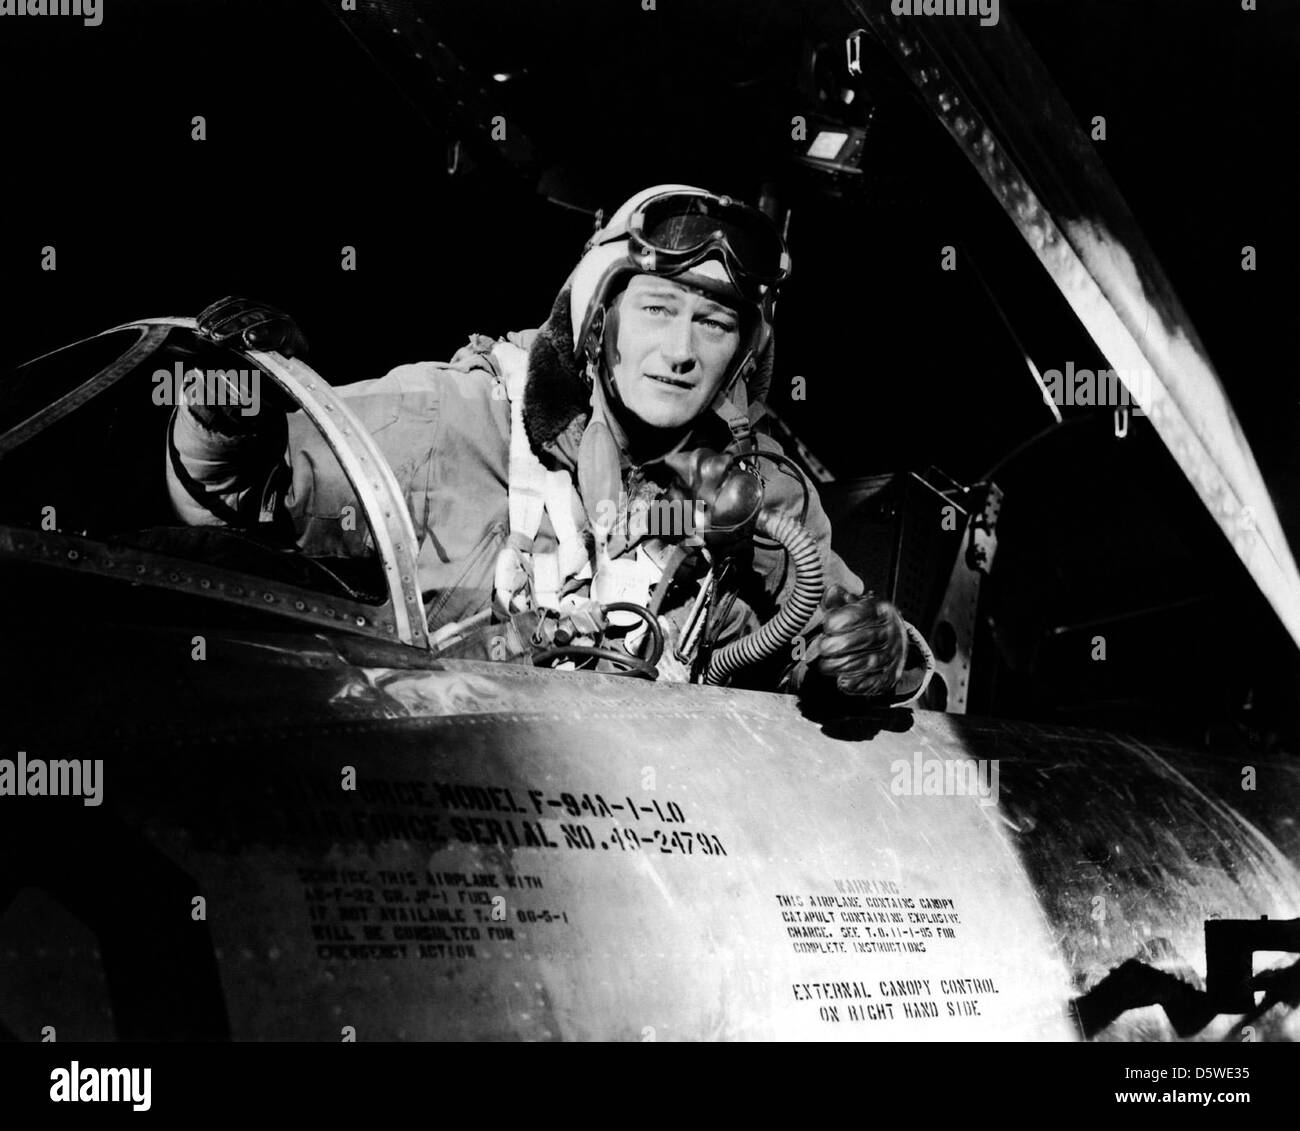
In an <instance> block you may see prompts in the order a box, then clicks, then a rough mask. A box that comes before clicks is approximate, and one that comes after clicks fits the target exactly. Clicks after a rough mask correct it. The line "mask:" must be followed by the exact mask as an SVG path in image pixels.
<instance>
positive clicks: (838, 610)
mask: <svg viewBox="0 0 1300 1131" xmlns="http://www.w3.org/2000/svg"><path fill="white" fill-rule="evenodd" d="M822 608H823V609H824V610H826V618H825V621H824V623H823V627H822V637H821V640H820V641H818V654H817V658H816V661H815V666H816V670H817V671H818V672H819V673H820V674H821V675H822V676H824V677H825V678H826V679H827V681H828V682H832V683H834V685H835V686H836V688H838V689H839V690H840V691H841V692H843V693H844V694H846V695H866V696H873V697H878V696H885V695H889V694H891V693H892V692H893V691H894V688H895V687H896V686H897V684H898V681H899V680H900V679H901V678H902V675H903V671H904V669H905V667H906V665H907V629H906V627H905V626H904V624H903V618H902V617H901V616H900V615H899V612H898V610H897V609H896V608H894V606H893V605H891V604H890V603H889V602H888V601H883V600H879V599H877V598H875V597H872V596H870V595H868V596H865V597H856V598H855V597H850V596H849V594H848V590H846V589H845V588H844V587H843V586H842V585H832V586H831V587H830V588H829V589H828V590H827V591H826V595H825V596H824V597H823V598H822Z"/></svg>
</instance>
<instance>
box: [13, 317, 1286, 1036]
mask: <svg viewBox="0 0 1300 1131" xmlns="http://www.w3.org/2000/svg"><path fill="white" fill-rule="evenodd" d="M192 325H193V323H192V322H190V321H189V320H184V319H162V320H154V321H152V322H146V323H141V324H139V325H137V326H135V327H129V328H126V329H127V331H128V332H129V333H131V334H133V335H136V336H138V343H137V346H139V345H141V344H146V345H148V347H149V348H158V347H159V346H161V345H162V343H164V342H165V341H166V339H167V337H168V336H171V335H175V334H178V333H179V334H182V335H184V334H186V333H188V332H189V328H190V327H191V326H192ZM119 332H121V331H119ZM130 353H131V351H128V354H130ZM152 360H153V358H152V356H151V355H149V354H148V353H147V352H146V353H145V354H144V355H143V356H140V355H138V354H137V355H136V356H135V362H136V370H137V371H140V369H139V367H140V365H144V366H145V368H148V367H149V366H150V365H151V364H152ZM247 361H248V362H249V363H250V364H251V365H255V366H256V367H258V368H259V369H261V370H262V372H263V373H264V374H266V375H269V376H270V377H272V378H274V379H275V380H276V381H277V382H278V383H279V384H281V386H282V387H283V388H284V389H285V390H286V391H287V392H289V393H290V394H291V395H292V396H294V398H295V399H297V400H299V401H300V402H301V404H302V405H303V408H304V410H305V411H306V412H307V413H308V414H309V415H310V416H311V417H312V418H313V419H314V420H316V421H317V422H318V423H319V424H320V425H321V427H322V428H328V429H330V432H329V435H330V436H331V439H332V440H334V441H335V442H336V444H337V449H336V450H337V451H338V452H339V455H340V460H341V462H342V463H343V466H344V468H345V469H346V470H347V472H348V473H349V475H350V478H351V479H352V481H353V483H354V485H355V486H356V487H357V489H358V497H359V498H360V499H361V500H362V503H363V505H364V507H365V510H366V517H367V519H368V521H369V523H370V526H371V529H372V530H373V531H374V532H375V543H376V545H377V547H378V548H379V551H380V553H381V555H382V557H383V562H384V574H385V576H386V578H388V579H390V580H391V581H392V585H391V589H389V590H387V592H388V593H389V594H390V595H389V596H388V597H387V599H386V600H385V602H384V604H383V606H382V607H380V608H375V607H374V606H373V605H365V604H358V603H357V602H349V601H347V600H345V599H342V598H339V599H328V598H327V599H324V600H323V599H322V597H321V594H320V592H319V590H318V589H313V588H312V587H311V586H310V584H303V583H302V581H301V580H300V579H296V578H291V579H290V580H289V581H286V580H284V579H283V578H282V577H277V578H275V579H268V577H267V576H266V575H267V574H268V573H270V572H272V571H270V570H263V571H262V576H260V577H259V576H258V574H257V572H255V571H252V567H262V566H264V565H265V562H263V561H262V560H261V559H260V558H259V557H257V556H254V557H253V558H251V559H249V558H247V557H246V558H245V559H244V560H242V561H238V562H236V563H235V564H234V565H233V566H232V565H225V566H222V565H220V564H214V563H213V562H211V561H202V560H199V561H196V560H195V559H194V557H193V556H192V555H189V554H187V552H186V551H187V550H188V549H189V547H188V546H187V543H186V541H185V540H184V539H183V538H182V540H181V541H179V542H174V543H172V544H171V545H170V546H169V545H168V544H166V543H161V544H155V545H153V546H151V547H149V548H141V545H143V543H142V542H141V541H140V540H139V539H138V538H137V539H136V540H135V544H132V540H130V539H128V540H126V541H122V540H118V539H113V538H109V539H102V538H96V537H87V536H84V535H80V534H76V533H60V532H56V531H48V532H40V531H33V530H23V529H21V528H17V527H14V526H6V527H5V528H4V529H3V530H0V551H2V552H3V558H4V562H5V568H6V570H7V571H8V572H9V573H10V574H11V575H13V578H14V583H15V584H21V585H23V586H24V587H25V589H26V591H28V592H31V593H32V595H33V604H32V608H33V609H40V610H47V609H49V608H52V607H55V606H56V605H58V606H59V607H61V608H63V609H65V610H66V612H65V614H64V615H63V616H57V615H56V616H54V618H53V619H51V616H50V614H48V613H37V614H35V615H34V616H33V618H32V620H31V621H29V622H28V623H26V624H23V623H21V622H20V624H19V625H18V626H17V629H16V632H15V633H14V634H13V635H12V636H11V642H10V647H13V648H16V649H17V650H18V652H17V654H20V655H22V656H23V657H24V663H23V665H22V666H21V668H20V669H19V670H18V671H16V672H15V673H13V675H12V676H11V677H10V680H9V686H8V690H9V709H8V711H7V730H8V741H7V743H6V747H7V749H12V750H14V751H16V752H18V753H17V755H16V757H14V758H10V759H6V760H5V761H4V762H3V763H0V791H4V792H5V793H6V794H7V795H9V796H7V797H6V807H7V809H8V811H9V813H10V814H11V816H10V817H9V819H7V820H6V821H5V822H4V823H3V826H0V836H3V837H4V838H5V851H4V854H3V857H2V858H3V860H4V861H5V865H4V868H5V872H4V877H3V889H2V890H3V891H4V892H5V895H6V904H7V906H6V911H5V913H4V917H3V920H0V945H3V946H5V947H6V948H8V949H11V950H13V951H14V952H15V953H17V954H19V955H20V956H21V958H20V960H19V961H17V962H12V963H7V964H6V965H5V967H4V973H3V979H4V983H3V986H2V987H0V1001H3V1002H5V1013H4V1016H3V1019H2V1020H3V1024H4V1025H5V1027H6V1029H7V1031H8V1032H9V1033H10V1034H11V1035H14V1036H19V1037H25V1036H29V1035H31V1036H34V1035H35V1033H36V1032H37V1031H39V1029H40V1028H43V1026H44V1025H45V1024H55V1025H56V1026H57V1028H58V1029H59V1032H60V1033H61V1034H62V1035H63V1039H113V1038H118V1039H146V1038H147V1039H159V1040H186V1039H225V1038H233V1039H236V1040H249V1039H285V1040H288V1039H293V1040H337V1039H338V1035H339V1032H340V1030H341V1027H343V1026H348V1025H350V1026H353V1027H354V1028H355V1030H356V1031H357V1032H364V1033H366V1034H367V1036H368V1038H374V1039H391V1040H427V1039H439V1038H465V1039H468V1038H527V1039H543V1040H545V1039H591V1040H596V1039H600V1040H617V1039H638V1040H639V1039H646V1037H647V1034H649V1035H650V1036H653V1037H654V1039H665V1040H667V1039H680V1040H688V1039H689V1040H701V1039H778V1038H798V1039H846V1040H864V1039H865V1040H889V1041H894V1040H925V1039H931V1038H934V1039H944V1038H946V1039H967V1040H1006V1039H1033V1040H1069V1039H1074V1038H1078V1037H1081V1036H1083V1037H1090V1038H1095V1039H1105V1040H1123V1039H1153V1040H1174V1039H1182V1038H1186V1039H1197V1040H1225V1039H1242V1035H1243V1034H1246V1035H1247V1036H1248V1037H1250V1038H1252V1039H1260V1040H1265V1039H1279V1040H1292V1039H1295V1037H1296V1035H1297V1033H1296V1025H1297V1020H1296V1014H1295V1004H1296V987H1295V985H1294V980H1295V969H1296V967H1294V966H1290V967H1287V966H1285V965H1279V966H1278V967H1277V968H1276V969H1274V970H1272V971H1271V972H1268V973H1266V974H1265V975H1262V976H1261V977H1260V978H1259V979H1256V980H1255V981H1254V982H1253V983H1252V973H1253V967H1252V964H1251V955H1252V954H1253V953H1254V952H1255V951H1261V950H1262V951H1274V950H1276V951H1286V950H1287V949H1289V948H1292V947H1294V946H1295V944H1296V939H1295V937H1294V936H1295V932H1296V927H1297V923H1296V915H1297V908H1300V873H1298V872H1297V867H1296V864H1297V855H1296V852H1297V847H1298V846H1297V843H1296V841H1295V837H1294V828H1293V824H1294V823H1293V821H1292V820H1291V819H1290V817H1289V814H1291V813H1293V812H1295V807H1296V804H1297V802H1300V774H1297V772H1296V770H1295V768H1294V766H1291V765H1289V764H1288V763H1286V762H1284V761H1282V760H1275V761H1272V762H1269V761H1260V762H1259V763H1258V764H1257V765H1255V766H1254V767H1253V768H1252V773H1254V774H1257V775H1258V777H1259V779H1260V781H1261V782H1262V783H1263V784H1262V785H1261V786H1260V788H1259V790H1257V791H1252V792H1246V793H1243V792H1242V790H1241V782H1240V780H1239V771H1238V769H1237V768H1236V767H1224V766H1222V765H1216V764H1214V763H1207V762H1206V761H1205V760H1204V759H1202V758H1200V757H1198V756H1196V755H1193V754H1188V753H1185V752H1180V751H1178V750H1175V749H1169V748H1162V747H1158V746H1152V745H1147V744H1143V743H1140V742H1137V741H1134V740H1125V739H1123V738H1117V737H1115V736H1111V735H1105V734H1101V733H1090V732H1086V731H1078V730H1071V729H1067V728H1048V727H1039V726H1031V725H1027V724H1014V723H1008V722H999V721H993V720H984V721H981V720H976V719H967V718H963V717H962V716H958V715H947V714H941V713H937V712H930V711H918V712H916V713H915V714H913V713H912V712H910V711H907V710H895V711H885V712H868V713H865V714H862V715H860V716H856V717H850V716H844V715H842V714H840V715H834V714H829V715H823V716H821V717H816V716H815V715H814V716H813V717H809V716H808V715H807V714H805V712H804V711H802V710H801V708H800V704H799V701H798V700H796V699H794V698H792V697H784V696H780V695H775V694H769V693H761V692H750V691H740V690H733V689H727V688H707V687H700V686H692V685H659V684H647V683H643V682H640V681H634V680H629V679H619V678H616V677H613V676H602V675H594V674H591V675H588V674H582V673H567V674H566V673H564V672H550V671H540V670H534V669H531V668H529V667H527V666H524V667H521V666H518V665H508V664H484V663H475V662H472V661H457V660H442V659H437V658H435V657H434V656H432V655H431V654H430V653H429V652H428V651H427V649H426V648H425V647H424V645H423V641H422V640H421V639H420V635H419V634H420V632H421V631H422V624H423V621H422V617H421V616H420V614H419V608H418V606H419V601H420V597H419V594H418V592H415V591H414V590H413V588H412V587H411V585H410V583H409V581H408V580H407V579H409V578H410V577H412V576H413V575H414V560H413V556H412V545H413V541H414V540H413V537H412V536H411V534H410V531H409V517H408V516H406V514H405V509H404V507H403V505H402V502H401V498H400V495H399V494H398V492H397V490H396V488H395V486H394V485H393V484H392V483H391V482H390V475H389V474H388V473H387V469H386V468H385V467H384V466H383V464H382V461H381V460H379V459H378V452H377V449H375V448H374V442H373V440H371V439H370V437H369V436H368V435H367V434H366V433H365V432H364V430H363V429H360V428H359V427H357V426H356V423H355V419H354V418H352V417H351V414H350V412H349V410H348V408H347V406H346V403H345V401H344V400H343V399H342V398H340V397H338V396H337V395H336V394H335V393H333V392H332V391H331V390H330V389H329V387H328V386H327V385H325V384H324V382H322V381H320V380H319V379H318V378H317V377H316V376H315V375H314V374H313V372H312V371H311V370H310V369H309V368H308V367H307V366H306V365H305V364H303V363H302V362H300V361H290V360H287V359H284V358H281V357H279V356H278V355H275V354H271V353H265V352H251V353H249V354H248V355H247ZM108 372H109V373H110V374H111V373H116V374H117V375H118V376H119V377H120V376H122V374H123V373H125V372H127V367H124V366H122V365H114V366H110V367H109V370H108ZM100 385H101V388H102V389H111V388H112V387H113V386H112V384H111V383H110V382H104V381H101V382H100ZM83 400H84V395H83V394H82V393H81V392H80V391H74V393H73V394H70V395H69V399H65V401H64V402H62V403H61V404H60V403H57V402H56V404H54V405H52V406H51V407H50V408H49V409H47V410H46V412H45V413H44V414H43V415H44V420H45V426H46V427H48V428H50V429H54V428H57V426H58V425H59V424H60V423H62V424H65V425H66V424H68V423H69V422H71V421H74V420H75V419H76V416H77V413H76V411H75V408H76V405H77V404H78V403H79V402H81V401H83ZM88 403H89V405H93V404H94V403H95V401H94V399H91V400H90V401H89V402H88ZM159 411H160V412H161V413H163V414H165V413H166V409H165V406H160V407H159ZM43 430H44V429H43V427H42V425H41V422H40V421H37V422H36V423H35V424H31V425H30V426H29V427H27V429H26V431H25V432H24V433H23V435H27V436H30V435H31V434H32V433H35V434H36V438H37V439H39V437H40V434H41V432H42V431H43ZM12 434H13V433H11V435H12ZM5 439H7V438H0V447H4V446H5ZM16 450H17V452H21V451H22V445H18V447H17V449H16ZM6 455H7V456H8V458H9V459H10V460H12V458H13V455H14V449H12V448H11V449H9V450H8V451H7V452H6ZM51 492H53V493H54V495H55V497H57V487H56V486H54V485H50V486H49V487H48V489H47V490H46V494H47V495H50V494H51ZM231 537H232V538H233V537H234V536H231ZM168 551H170V552H168ZM308 580H309V581H310V580H311V579H310V578H309V579H308ZM124 581H126V582H127V583H128V584H127V586H126V588H129V589H130V592H131V597H130V599H129V601H128V600H126V599H124V597H123V594H122V593H121V592H120V590H121V589H123V588H124V585H123V582H124ZM54 594H60V595H61V598H62V599H61V601H59V602H55V601H54V600H53V595H54ZM43 598H44V599H43ZM110 602H111V604H110ZM412 603H414V605H415V608H414V609H412V608H410V606H411V605H412ZM218 607H219V608H220V609H224V610H225V611H226V612H228V613H229V614H230V615H231V617H232V618H233V619H232V620H231V621H230V623H228V624H226V625H224V626H223V624H222V623H221V617H220V615H219V613H218V612H217V608H218ZM83 610H88V611H90V612H91V613H93V616H92V617H91V618H90V620H89V622H88V620H87V617H86V616H85V613H84V612H83ZM150 610H152V611H150ZM404 611H405V612H406V613H407V614H408V615H403V612H404ZM412 612H413V613H414V614H415V615H409V614H410V613H412ZM259 618H261V619H262V620H269V621H270V622H271V623H272V625H273V626H274V627H268V626H267V625H266V624H262V625H260V626H259V623H258V622H259ZM87 623H98V624H99V628H98V630H97V634H96V639H95V641H93V642H92V643H91V646H89V647H78V648H75V649H69V648H67V647H66V646H65V641H66V640H67V639H68V638H69V636H73V635H77V634H79V633H80V634H84V632H85V631H86V625H87ZM327 625H328V626H329V627H326V626H327ZM196 648H199V649H200V650H201V653H202V655H201V660H202V662H201V663H197V662H190V661H193V660H194V659H195V655H196V654H195V649H196ZM51 673H57V676H55V677H52V674H51ZM141 689H148V692H147V696H146V702H147V709H146V710H141V709H140V707H139V706H137V705H136V704H137V702H138V701H139V698H140V696H141ZM88 723H89V725H88ZM74 763H75V765H74ZM78 769H79V770H80V772H79V773H78V772H77V770H78ZM56 774H59V775H61V777H59V778H58V779H57V780H59V781H61V782H62V783H63V785H64V787H65V788H64V789H63V791H62V792H63V793H64V794H65V795H64V796H60V797H57V798H56V797H54V796H50V795H51V794H55V793H58V792H59V790H57V789H55V788H52V783H53V782H54V781H55V780H56ZM92 780H94V781H95V782H96V783H97V785H96V786H95V790H94V796H93V797H92V796H91V790H90V787H89V783H90V782H91V781H92ZM69 782H72V783H73V786H72V787H71V788H69V787H68V783H69ZM76 783H81V793H80V794H78V792H77V788H76ZM69 794H70V795H69ZM18 796H22V797H24V798H25V800H24V801H21V802H19V801H17V797H18ZM40 797H45V798H47V799H46V800H44V801H38V800H37V799H38V798H40ZM1256 799H1257V800H1256ZM35 845H39V846H40V850H39V852H36V851H33V850H32V846H35ZM56 944H57V945H56ZM69 944H70V945H69ZM1216 956H1217V957H1216ZM1257 991H1258V993H1260V994H1263V995H1265V996H1263V997H1257V996H1256V992H1257ZM471 1003H472V1006H471ZM52 1017H53V1018H57V1021H50V1020H49V1019H50V1018H52Z"/></svg>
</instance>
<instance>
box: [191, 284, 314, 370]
mask: <svg viewBox="0 0 1300 1131" xmlns="http://www.w3.org/2000/svg"><path fill="white" fill-rule="evenodd" d="M198 322H199V327H198V334H199V337H200V338H202V339H203V340H204V341H207V342H211V343H212V344H213V345H216V346H233V347H235V348H239V347H243V348H244V349H256V350H276V351H277V352H279V353H282V354H284V356H285V357H295V356H298V355H300V354H304V353H306V352H307V339H306V338H305V337H303V333H302V331H301V330H300V329H298V324H297V323H296V322H294V320H293V319H292V318H290V317H289V315H287V314H285V312H284V311H283V310H277V309H276V308H275V307H274V306H267V305H266V304H265V303H262V302H256V301H255V300H253V299H250V298H240V297H238V296H237V295H227V296H226V297H225V298H220V299H217V301H216V302H214V303H213V304H212V305H211V306H207V307H205V308H204V309H203V312H202V313H201V314H200V315H199V319H198Z"/></svg>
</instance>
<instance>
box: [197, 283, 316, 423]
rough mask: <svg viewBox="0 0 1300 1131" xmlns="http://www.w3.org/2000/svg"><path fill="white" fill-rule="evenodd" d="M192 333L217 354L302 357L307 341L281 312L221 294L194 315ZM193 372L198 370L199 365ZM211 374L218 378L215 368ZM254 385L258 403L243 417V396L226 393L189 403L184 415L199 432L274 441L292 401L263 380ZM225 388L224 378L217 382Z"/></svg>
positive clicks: (231, 390)
mask: <svg viewBox="0 0 1300 1131" xmlns="http://www.w3.org/2000/svg"><path fill="white" fill-rule="evenodd" d="M196 333H197V335H198V337H199V339H200V340H201V341H204V342H208V343H210V344H211V345H213V346H216V347H219V348H223V349H258V350H276V351H278V352H279V353H282V354H284V355H285V357H293V356H295V355H296V354H301V353H304V352H306V349H307V339H306V338H305V337H304V336H303V333H302V331H301V330H300V329H298V326H297V323H295V322H294V320H293V319H292V318H290V317H289V315H287V314H285V313H284V311H282V310H277V309H276V308H275V307H273V306H267V305H266V304H265V303H260V302H256V301H254V300H253V299H247V298H240V297H238V296H235V295H227V296H226V297H225V298H222V299H218V300H217V301H216V302H214V303H212V304H211V305H210V306H207V307H205V308H204V309H203V311H202V312H201V313H200V314H199V317H198V326H197V329H196ZM199 368H203V365H202V363H200V365H199ZM214 372H215V373H224V372H226V370H225V369H222V368H220V367H218V368H217V369H215V370H214ZM263 376H264V379H263V380H261V381H259V383H258V393H259V397H260V403H259V404H258V405H257V406H256V411H254V412H246V411H245V405H244V402H243V400H242V399H241V393H244V392H245V391H243V390H240V389H238V388H233V387H230V388H227V389H225V390H224V391H222V393H223V395H221V394H219V395H218V396H217V397H215V398H198V397H196V398H191V399H190V400H188V401H187V405H188V407H189V410H190V413H191V414H192V415H193V416H194V417H195V419H197V420H198V421H199V423H200V424H202V425H203V426H204V427H205V428H208V429H209V430H211V431H215V432H220V433H223V434H225V435H230V436H244V435H249V434H251V433H257V434H259V435H263V436H274V437H279V436H280V435H281V434H282V433H283V432H284V427H285V425H284V418H285V414H286V413H289V412H292V411H293V410H294V409H296V408H297V405H296V404H295V403H294V401H293V399H292V398H291V397H289V396H288V395H287V394H286V393H285V392H283V391H282V390H281V389H280V387H279V386H278V385H277V384H276V383H275V382H274V381H272V380H271V379H270V378H269V377H265V375H263ZM220 379H221V380H223V381H225V382H226V384H227V385H229V381H228V379H226V378H220Z"/></svg>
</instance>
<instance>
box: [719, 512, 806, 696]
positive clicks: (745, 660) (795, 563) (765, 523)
mask: <svg viewBox="0 0 1300 1131" xmlns="http://www.w3.org/2000/svg"><path fill="white" fill-rule="evenodd" d="M756 531H757V533H759V534H762V535H765V536H766V537H768V538H774V539H775V540H776V541H778V542H780V543H781V545H782V546H784V547H785V549H786V550H787V551H788V552H789V554H790V564H791V566H792V567H793V569H794V592H793V593H792V594H791V595H790V599H789V600H788V601H787V602H786V603H785V604H784V605H782V606H781V609H780V611H778V612H777V614H776V616H774V617H773V618H772V619H771V620H770V621H768V622H767V624H765V625H763V627H762V628H760V629H759V630H758V631H757V632H751V633H750V634H749V635H748V636H745V637H742V638H741V639H740V640H733V641H732V642H731V643H730V644H728V645H727V646H726V647H724V648H719V649H718V650H717V651H716V652H714V653H713V655H712V656H710V657H709V666H708V668H707V669H705V672H704V682H705V683H712V684H718V683H721V682H722V681H723V680H724V679H726V678H727V676H729V675H731V674H732V673H733V672H736V671H739V670H740V669H741V668H744V667H748V666H749V665H750V664H756V663H758V662H759V661H760V660H766V659H767V658H768V657H769V656H773V655H775V654H776V653H777V652H778V651H779V650H780V649H782V648H784V647H785V646H786V645H787V644H789V643H790V641H791V640H793V639H794V638H795V637H796V636H797V635H798V634H799V633H800V632H801V631H802V630H803V628H804V626H805V625H806V624H807V623H808V622H809V621H810V620H812V616H813V613H815V612H816V611H817V606H818V604H819V603H820V602H821V599H822V594H823V593H824V592H825V590H826V579H825V577H824V576H823V575H822V555H821V550H820V549H818V547H817V543H816V542H815V541H814V540H813V536H812V535H811V534H809V533H808V531H807V530H805V529H804V527H803V524H802V523H800V522H799V521H798V520H797V519H795V518H792V517H791V516H790V515H788V514H776V515H774V514H770V513H768V512H766V511H764V512H763V513H761V514H760V515H759V516H758V523H757V526H756Z"/></svg>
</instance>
